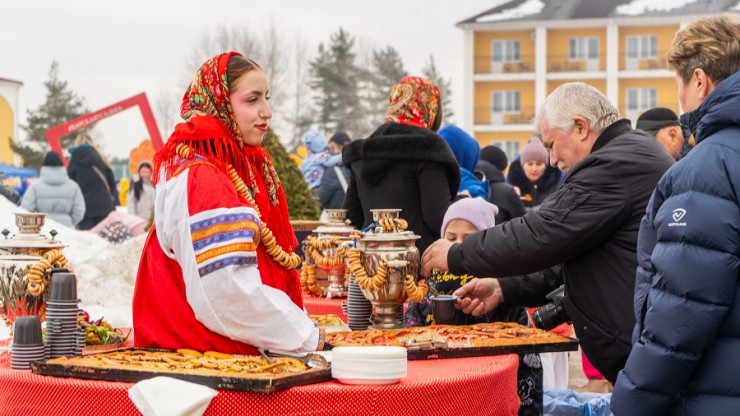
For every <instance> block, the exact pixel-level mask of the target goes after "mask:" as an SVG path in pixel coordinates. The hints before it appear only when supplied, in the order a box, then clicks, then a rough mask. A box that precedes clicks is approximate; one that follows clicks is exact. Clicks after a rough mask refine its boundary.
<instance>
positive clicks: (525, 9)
mask: <svg viewBox="0 0 740 416" xmlns="http://www.w3.org/2000/svg"><path fill="white" fill-rule="evenodd" d="M544 7H545V3H544V2H542V1H541V0H526V1H525V2H524V3H522V4H520V5H518V6H516V7H512V8H510V9H504V10H501V11H499V12H496V13H492V14H486V15H483V16H480V17H478V18H476V19H475V21H476V22H478V23H485V22H495V21H498V20H509V19H518V18H521V17H525V16H530V15H533V14H537V13H539V12H541V11H542V9H543V8H544Z"/></svg>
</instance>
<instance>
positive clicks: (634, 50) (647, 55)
mask: <svg viewBox="0 0 740 416" xmlns="http://www.w3.org/2000/svg"><path fill="white" fill-rule="evenodd" d="M657 57H658V37H657V36H655V35H644V36H627V58H630V59H656V58H657Z"/></svg>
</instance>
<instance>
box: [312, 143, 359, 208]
mask: <svg viewBox="0 0 740 416" xmlns="http://www.w3.org/2000/svg"><path fill="white" fill-rule="evenodd" d="M350 142H351V140H350V138H349V136H347V133H344V132H341V131H340V132H337V133H335V134H334V135H333V136H331V139H329V153H331V154H332V155H340V154H341V153H342V149H343V148H344V146H345V145H347V144H348V143H350ZM341 162H342V161H341V160H340V161H339V164H338V165H336V166H333V167H327V168H326V170H324V177H323V178H322V179H321V185H319V188H318V190H317V191H316V196H318V197H319V202H320V203H321V209H337V208H342V204H343V203H344V195H345V194H346V193H347V187H349V176H350V175H349V169H347V168H346V167H344V166H342V163H341ZM340 173H341V175H342V178H341V179H343V180H341V179H340V177H339V174H340Z"/></svg>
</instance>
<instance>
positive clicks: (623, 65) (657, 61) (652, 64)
mask: <svg viewBox="0 0 740 416" xmlns="http://www.w3.org/2000/svg"><path fill="white" fill-rule="evenodd" d="M665 54H666V53H665V52H659V53H658V54H657V56H656V57H654V58H640V57H635V56H629V54H626V53H620V54H619V69H620V70H621V71H644V70H654V69H668V60H666V58H665Z"/></svg>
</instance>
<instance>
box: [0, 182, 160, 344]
mask: <svg viewBox="0 0 740 416" xmlns="http://www.w3.org/2000/svg"><path fill="white" fill-rule="evenodd" d="M15 212H27V211H26V210H24V209H23V208H21V207H19V206H16V205H14V204H12V203H11V202H10V201H8V200H7V199H5V198H4V197H2V196H0V230H2V229H8V230H10V231H11V233H13V234H15V233H17V232H18V228H17V227H16V226H15V216H14V215H13V213H15ZM52 229H54V230H56V231H57V232H58V233H59V234H57V236H56V238H57V239H58V240H60V241H61V242H62V243H63V244H66V245H67V246H68V247H65V248H64V249H62V253H63V254H64V256H65V257H67V259H68V260H69V262H70V264H71V266H72V267H73V268H74V269H75V274H76V275H77V279H78V283H77V295H78V296H79V298H80V307H81V308H82V309H84V310H86V311H87V312H88V313H89V314H90V317H91V318H94V319H95V318H101V317H105V319H106V320H107V321H108V322H110V323H111V324H112V325H113V326H114V327H119V326H132V318H131V301H132V299H133V296H134V282H135V281H136V270H137V269H138V267H139V258H140V257H141V250H142V249H143V247H144V241H145V240H146V234H143V235H140V236H138V237H135V238H132V239H130V240H128V241H126V242H124V243H123V244H111V243H109V242H108V241H107V240H105V239H103V238H100V237H98V236H97V235H95V234H92V233H90V232H87V231H79V230H75V229H72V228H69V227H66V226H64V225H62V224H59V223H58V222H55V221H54V220H51V219H49V218H46V221H45V224H44V227H43V228H42V229H41V232H42V233H43V234H45V235H47V236H48V233H49V231H51V230H52ZM0 238H2V237H0ZM9 333H10V330H9V328H7V327H6V326H5V325H4V324H3V323H2V322H1V321H0V339H5V338H8V337H9Z"/></svg>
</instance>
